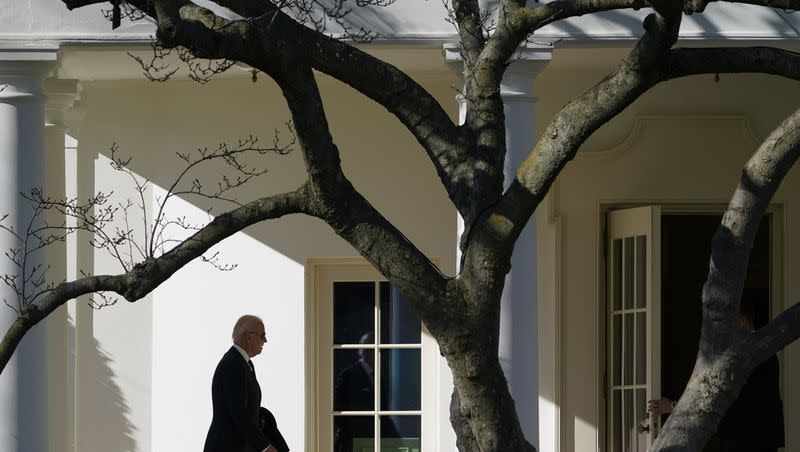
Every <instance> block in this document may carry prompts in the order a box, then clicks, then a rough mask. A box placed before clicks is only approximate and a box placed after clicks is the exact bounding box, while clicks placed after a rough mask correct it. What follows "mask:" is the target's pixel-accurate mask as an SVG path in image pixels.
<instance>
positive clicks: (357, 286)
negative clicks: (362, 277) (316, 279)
mask: <svg viewBox="0 0 800 452" xmlns="http://www.w3.org/2000/svg"><path fill="white" fill-rule="evenodd" d="M373 331H375V283H374V282H335V283H333V343H334V344H359V343H361V342H359V341H360V340H361V338H362V337H364V335H365V334H367V333H370V332H373ZM372 342H373V343H374V340H373V341H372Z"/></svg>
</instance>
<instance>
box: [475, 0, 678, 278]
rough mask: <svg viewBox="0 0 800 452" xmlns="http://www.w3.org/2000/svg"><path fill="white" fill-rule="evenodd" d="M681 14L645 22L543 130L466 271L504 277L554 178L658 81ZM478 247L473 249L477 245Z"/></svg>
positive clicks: (478, 239)
mask: <svg viewBox="0 0 800 452" xmlns="http://www.w3.org/2000/svg"><path fill="white" fill-rule="evenodd" d="M680 19H681V16H680V15H677V16H673V17H672V18H671V19H666V18H664V17H663V16H660V15H657V14H651V15H649V16H648V17H647V18H646V19H645V21H644V27H645V30H646V33H645V34H644V36H642V38H641V39H640V40H639V42H638V43H637V44H636V46H635V47H634V49H633V50H632V51H631V53H630V54H629V56H628V58H626V59H625V61H623V63H622V64H621V65H620V66H619V68H617V70H615V71H614V72H612V73H611V74H609V75H608V76H607V77H606V78H605V79H603V80H601V81H600V82H598V83H597V84H596V85H595V86H594V87H592V88H591V89H589V90H588V91H586V92H585V93H583V94H582V95H580V96H578V97H577V98H575V99H574V100H572V101H571V102H570V103H569V104H567V105H566V106H565V107H564V108H563V109H562V110H561V111H560V112H559V113H558V114H557V115H556V116H555V118H553V120H552V121H551V123H550V125H549V126H548V127H547V129H545V131H544V133H543V134H542V136H541V138H540V139H539V141H538V143H537V144H536V147H535V148H534V150H533V151H532V152H531V154H530V155H529V156H528V158H527V159H526V160H525V161H524V162H523V163H522V165H521V166H520V168H519V169H518V170H517V173H516V177H515V179H514V181H513V182H512V183H511V186H510V187H509V188H508V189H507V190H506V192H505V194H504V195H503V197H502V199H501V200H500V201H499V202H498V203H497V204H496V205H495V206H494V207H493V208H492V209H490V210H487V212H485V213H484V215H483V217H482V220H481V221H480V224H479V226H478V227H476V231H475V234H476V236H475V238H474V240H473V246H472V247H471V251H470V252H469V253H467V252H465V262H467V263H468V264H467V265H465V267H464V271H465V272H468V273H472V272H481V271H485V270H487V269H491V270H490V271H491V272H492V273H493V274H495V277H502V276H504V275H505V274H506V273H507V272H508V270H509V265H510V258H511V253H512V251H513V247H514V243H515V241H516V239H517V237H518V236H519V234H520V232H521V231H522V228H523V227H524V226H525V224H526V223H527V221H528V219H529V218H530V216H531V215H532V214H533V211H534V210H535V209H536V207H537V206H538V205H539V203H540V202H541V200H542V199H543V198H544V196H545V194H546V193H547V191H548V190H549V189H550V186H551V184H552V183H553V181H554V180H555V177H556V176H557V175H558V173H559V172H560V171H561V169H562V168H563V167H564V165H566V163H567V162H568V161H569V160H571V159H572V158H573V157H574V156H575V153H576V152H577V151H578V148H579V147H580V145H581V144H583V142H584V141H585V140H586V138H587V137H588V136H589V135H591V134H592V133H593V132H594V131H595V130H597V129H598V128H599V127H600V126H602V125H603V124H605V123H606V122H608V121H609V120H610V119H611V118H613V117H614V116H616V115H617V114H618V113H619V112H621V111H622V110H624V109H625V108H626V107H627V106H628V105H630V104H631V103H632V102H633V101H634V100H636V99H637V98H638V97H639V96H640V95H641V94H642V93H644V92H645V91H647V90H648V89H650V88H651V87H652V86H654V85H655V84H656V83H658V82H659V81H661V80H662V74H663V72H664V67H665V64H666V61H667V55H668V52H669V49H670V47H671V46H672V45H673V44H674V42H675V40H676V39H677V35H678V28H679V26H680ZM475 244H477V246H475Z"/></svg>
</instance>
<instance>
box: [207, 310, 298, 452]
mask: <svg viewBox="0 0 800 452" xmlns="http://www.w3.org/2000/svg"><path fill="white" fill-rule="evenodd" d="M232 336H233V346H232V347H231V348H230V349H229V350H228V351H227V352H226V353H225V354H224V355H223V356H222V359H221V360H220V361H219V364H218V365H217V369H216V370H215V371H214V378H213V380H212V383H211V400H212V404H213V407H214V415H213V418H212V420H211V427H210V428H209V429H208V435H207V436H206V444H205V448H204V449H203V451H204V452H286V451H288V450H289V449H288V448H286V449H285V450H282V451H278V449H276V447H275V446H274V441H272V440H271V439H270V437H269V432H265V431H262V428H261V427H262V420H261V417H260V412H259V408H260V405H261V387H260V386H259V384H258V380H257V379H256V374H255V368H254V366H253V363H252V361H251V360H250V358H252V357H254V356H256V355H258V354H259V353H261V350H262V348H263V347H264V343H266V342H267V336H266V332H265V330H264V322H263V321H261V319H259V318H258V317H256V316H252V315H245V316H242V317H241V318H239V320H237V321H236V325H235V326H234V327H233V335H232ZM276 430H277V429H276ZM265 433H266V434H265ZM281 439H282V438H281ZM283 445H284V446H285V442H284V444H283Z"/></svg>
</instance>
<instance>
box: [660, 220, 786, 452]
mask: <svg viewBox="0 0 800 452" xmlns="http://www.w3.org/2000/svg"><path fill="white" fill-rule="evenodd" d="M721 218H722V217H721V216H720V215H702V214H662V216H661V393H662V394H663V395H664V396H665V397H668V398H671V399H673V400H675V399H677V398H678V397H680V395H681V393H682V392H683V388H684V387H685V386H686V383H687V382H688V381H689V377H690V376H691V373H692V368H693V367H694V362H695V358H696V357H697V347H698V343H699V341H700V324H701V322H702V305H701V302H700V297H701V294H702V289H703V284H704V283H705V281H706V277H707V276H708V264H709V257H710V254H711V239H712V237H713V235H714V232H715V231H716V229H717V227H718V226H719V224H720V221H721ZM771 221H772V218H771V216H770V215H769V214H768V215H765V216H764V219H763V220H762V222H761V225H760V227H759V229H758V233H757V234H756V238H755V242H754V244H753V249H752V251H751V254H750V261H749V264H748V269H747V278H746V280H745V291H747V292H751V293H752V294H753V295H757V299H758V300H760V302H759V304H758V305H757V306H756V312H755V327H756V328H759V327H761V326H762V325H764V324H765V323H766V322H767V321H768V320H769V319H770V296H771V294H770V273H771V268H770V222H771ZM676 326H680V327H679V328H676ZM718 450H719V446H718V444H717V438H716V437H714V438H712V440H711V441H710V442H709V444H708V446H707V447H706V448H705V451H706V452H717V451H718Z"/></svg>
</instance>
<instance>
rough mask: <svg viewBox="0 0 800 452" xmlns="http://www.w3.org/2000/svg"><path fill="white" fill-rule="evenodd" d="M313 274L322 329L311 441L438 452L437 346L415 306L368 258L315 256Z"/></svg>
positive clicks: (369, 449)
mask: <svg viewBox="0 0 800 452" xmlns="http://www.w3.org/2000/svg"><path fill="white" fill-rule="evenodd" d="M307 273H308V274H309V276H310V279H311V280H310V281H309V283H310V287H313V290H312V291H310V294H309V295H311V296H310V297H309V298H313V299H311V300H309V301H310V302H311V306H309V308H313V309H309V314H310V316H311V317H312V318H311V319H310V322H309V327H310V331H311V332H312V334H314V333H315V334H316V337H315V340H314V342H315V345H316V347H315V349H314V350H313V353H310V356H309V357H311V356H314V358H313V361H310V362H309V364H310V363H311V362H313V363H314V364H315V368H314V369H313V371H312V372H310V373H311V374H313V375H314V378H313V380H314V382H313V389H314V391H315V394H316V397H314V396H311V395H310V397H309V398H312V399H314V400H312V401H310V403H309V413H311V414H314V417H315V419H314V422H313V423H312V425H313V432H310V433H313V434H312V435H310V436H311V437H310V438H309V442H308V444H309V445H312V444H316V450H317V451H318V452H328V451H333V452H375V451H381V452H421V451H423V450H426V451H427V450H430V451H433V450H434V446H433V445H434V444H435V438H434V437H433V436H434V430H433V427H432V426H433V425H434V419H435V413H433V412H432V409H431V408H432V407H434V406H435V405H436V399H435V394H434V391H435V387H436V374H435V368H436V356H437V355H436V346H435V342H434V341H433V339H432V338H431V337H430V336H429V335H428V334H427V332H426V331H425V329H424V327H423V326H422V324H421V322H420V321H419V318H418V317H417V315H416V313H415V312H414V310H413V309H412V308H411V306H410V305H409V304H408V302H407V301H406V299H405V298H404V297H403V296H402V295H401V294H400V292H399V291H398V290H397V289H395V288H394V287H392V286H391V284H389V283H388V282H387V281H385V280H383V278H381V276H380V275H379V274H378V273H377V272H376V271H375V270H374V269H373V268H372V267H371V266H369V265H368V264H367V263H366V262H364V261H363V260H352V259H348V260H341V259H338V260H324V261H317V260H315V261H311V262H309V265H308V268H307ZM426 424H431V427H430V428H429V427H427V425H426Z"/></svg>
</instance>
